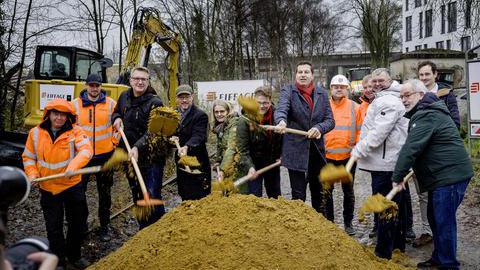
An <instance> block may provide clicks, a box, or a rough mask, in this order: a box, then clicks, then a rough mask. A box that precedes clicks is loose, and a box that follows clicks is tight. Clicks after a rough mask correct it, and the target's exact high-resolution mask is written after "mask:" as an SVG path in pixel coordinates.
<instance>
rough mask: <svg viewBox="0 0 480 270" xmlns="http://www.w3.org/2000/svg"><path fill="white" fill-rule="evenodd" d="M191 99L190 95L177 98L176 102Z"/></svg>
mask: <svg viewBox="0 0 480 270" xmlns="http://www.w3.org/2000/svg"><path fill="white" fill-rule="evenodd" d="M191 97H192V96H191V95H185V96H177V99H178V100H188V99H190V98H191Z"/></svg>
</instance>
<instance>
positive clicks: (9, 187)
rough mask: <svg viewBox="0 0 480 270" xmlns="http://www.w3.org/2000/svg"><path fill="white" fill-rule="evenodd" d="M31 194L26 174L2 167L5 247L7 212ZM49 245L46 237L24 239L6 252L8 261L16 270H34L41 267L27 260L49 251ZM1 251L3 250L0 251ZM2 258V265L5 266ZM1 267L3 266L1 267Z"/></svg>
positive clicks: (0, 221)
mask: <svg viewBox="0 0 480 270" xmlns="http://www.w3.org/2000/svg"><path fill="white" fill-rule="evenodd" d="M29 193H30V182H29V181H28V177H27V176H26V175H25V173H24V172H23V171H22V170H20V169H18V168H15V167H8V166H0V245H1V246H4V245H5V235H6V231H7V229H6V223H7V211H8V208H9V207H10V206H14V205H16V204H20V203H22V202H23V201H25V200H26V199H27V197H28V194H29ZM48 249H49V243H48V240H47V239H46V238H45V237H37V236H34V237H29V238H25V239H22V240H20V241H18V242H17V243H15V244H14V245H12V246H11V247H9V248H8V249H6V250H5V254H4V255H5V256H4V257H5V259H7V260H8V261H9V262H10V264H11V265H12V268H13V269H14V270H34V269H38V267H39V265H38V264H37V263H35V262H32V261H29V260H27V256H28V255H30V254H32V253H35V252H41V251H48ZM0 251H1V250H0ZM3 259H4V258H2V257H0V264H3ZM0 266H1V265H0Z"/></svg>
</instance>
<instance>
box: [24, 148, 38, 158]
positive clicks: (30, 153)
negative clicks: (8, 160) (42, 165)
mask: <svg viewBox="0 0 480 270" xmlns="http://www.w3.org/2000/svg"><path fill="white" fill-rule="evenodd" d="M23 154H24V155H25V156H27V157H29V158H31V159H37V154H36V153H32V152H30V151H28V149H27V148H26V147H25V150H24V151H23Z"/></svg>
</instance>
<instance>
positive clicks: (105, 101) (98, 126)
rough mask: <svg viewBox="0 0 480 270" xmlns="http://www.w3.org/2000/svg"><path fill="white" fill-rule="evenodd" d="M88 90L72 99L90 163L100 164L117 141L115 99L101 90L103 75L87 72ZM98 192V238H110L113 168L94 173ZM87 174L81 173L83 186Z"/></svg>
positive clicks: (111, 151)
mask: <svg viewBox="0 0 480 270" xmlns="http://www.w3.org/2000/svg"><path fill="white" fill-rule="evenodd" d="M86 85H87V89H84V90H83V91H82V92H80V96H79V97H78V98H76V99H74V100H73V101H72V104H73V106H74V107H75V112H76V114H77V115H78V123H77V124H78V125H79V126H80V127H81V128H82V129H83V130H84V131H85V133H86V134H87V136H88V139H89V140H90V142H91V144H92V147H93V157H92V160H90V162H89V163H88V165H87V166H88V167H90V166H102V165H103V164H104V163H105V162H107V160H108V159H109V158H110V157H111V156H112V153H113V150H114V148H115V145H116V144H117V143H118V140H117V139H116V138H115V137H114V131H113V128H112V121H111V119H112V113H113V109H114V108H115V105H116V102H115V101H114V100H113V99H112V98H110V97H107V93H106V92H105V91H104V90H102V89H101V86H102V77H100V75H97V74H90V75H88V76H87V79H86ZM94 176H95V180H96V181H97V191H98V218H99V220H100V232H99V233H100V240H101V241H103V242H107V241H110V236H109V234H108V224H109V223H110V207H111V206H112V198H111V189H112V186H113V171H112V170H108V171H105V172H103V171H102V172H99V173H95V174H94ZM89 177H90V175H83V176H82V182H83V183H84V185H85V187H86V186H87V184H88V179H89Z"/></svg>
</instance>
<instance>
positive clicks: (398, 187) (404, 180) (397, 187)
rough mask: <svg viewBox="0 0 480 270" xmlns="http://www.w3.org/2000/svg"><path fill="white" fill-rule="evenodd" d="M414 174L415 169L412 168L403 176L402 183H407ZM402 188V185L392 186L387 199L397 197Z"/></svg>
mask: <svg viewBox="0 0 480 270" xmlns="http://www.w3.org/2000/svg"><path fill="white" fill-rule="evenodd" d="M412 176H413V170H411V171H410V172H409V173H408V174H407V175H406V176H405V177H404V178H403V182H402V183H405V184H406V183H407V182H408V180H410V179H411V178H412ZM401 190H402V188H401V187H400V186H396V187H394V188H392V190H390V192H389V193H388V194H387V197H386V198H387V199H388V200H392V199H393V197H395V195H396V194H397V193H398V192H400V191H401Z"/></svg>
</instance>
